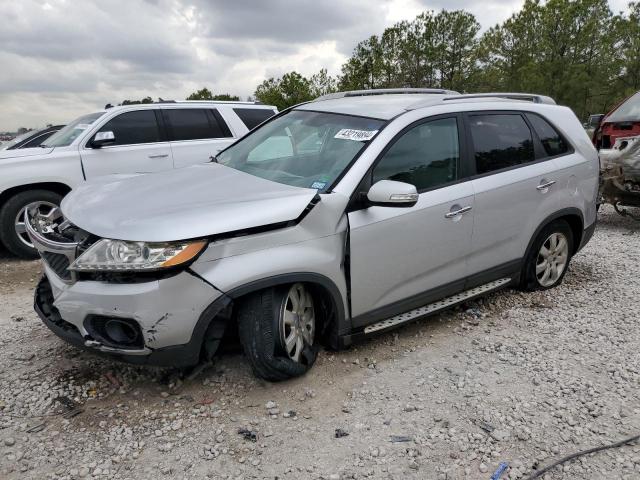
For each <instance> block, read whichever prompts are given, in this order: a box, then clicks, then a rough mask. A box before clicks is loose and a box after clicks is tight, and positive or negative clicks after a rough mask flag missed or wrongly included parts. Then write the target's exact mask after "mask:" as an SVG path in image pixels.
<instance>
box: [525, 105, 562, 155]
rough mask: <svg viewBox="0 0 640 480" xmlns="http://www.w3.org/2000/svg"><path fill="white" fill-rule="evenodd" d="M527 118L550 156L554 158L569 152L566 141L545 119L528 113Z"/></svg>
mask: <svg viewBox="0 0 640 480" xmlns="http://www.w3.org/2000/svg"><path fill="white" fill-rule="evenodd" d="M527 118H528V119H529V122H530V123H531V125H533V129H534V130H535V131H536V133H537V134H538V137H539V138H540V141H541V142H542V146H543V147H544V150H545V152H547V155H548V156H550V157H554V156H556V155H562V154H563V153H567V152H568V151H569V146H568V145H567V142H566V141H565V139H564V138H562V136H561V135H560V134H559V133H558V131H557V130H556V129H555V128H553V127H552V126H551V124H549V122H547V121H546V120H545V119H544V118H542V117H541V116H539V115H536V114H533V113H527Z"/></svg>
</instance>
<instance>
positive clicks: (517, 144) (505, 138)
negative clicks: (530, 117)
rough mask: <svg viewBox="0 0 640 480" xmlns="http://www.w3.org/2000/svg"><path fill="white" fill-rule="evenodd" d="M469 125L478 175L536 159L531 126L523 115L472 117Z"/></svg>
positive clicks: (505, 114) (507, 114) (506, 114)
mask: <svg viewBox="0 0 640 480" xmlns="http://www.w3.org/2000/svg"><path fill="white" fill-rule="evenodd" d="M469 126H470V129H471V137H472V139H473V147H474V151H475V160H476V172H477V173H479V174H483V173H487V172H493V171H495V170H501V169H503V168H509V167H514V166H516V165H521V164H523V163H527V162H531V161H533V160H534V159H535V155H534V150H533V138H532V136H531V130H529V126H528V125H527V123H526V122H525V121H524V118H522V115H520V114H512V113H504V114H502V113H499V114H484V115H470V116H469Z"/></svg>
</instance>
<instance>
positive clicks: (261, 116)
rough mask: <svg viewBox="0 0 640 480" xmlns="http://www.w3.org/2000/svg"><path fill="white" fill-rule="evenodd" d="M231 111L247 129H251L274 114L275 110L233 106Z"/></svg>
mask: <svg viewBox="0 0 640 480" xmlns="http://www.w3.org/2000/svg"><path fill="white" fill-rule="evenodd" d="M233 111H234V113H235V114H236V115H238V117H239V118H240V120H242V123H244V124H245V126H246V127H247V128H248V129H249V130H253V129H254V128H256V127H257V126H258V125H260V124H261V123H262V122H264V121H265V120H267V119H268V118H271V117H273V116H274V115H275V114H276V112H274V111H273V110H271V109H268V108H234V109H233Z"/></svg>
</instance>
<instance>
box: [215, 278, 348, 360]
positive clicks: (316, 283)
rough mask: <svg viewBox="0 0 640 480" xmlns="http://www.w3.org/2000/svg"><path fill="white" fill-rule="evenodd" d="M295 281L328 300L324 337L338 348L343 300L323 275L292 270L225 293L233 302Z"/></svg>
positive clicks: (334, 285) (342, 317)
mask: <svg viewBox="0 0 640 480" xmlns="http://www.w3.org/2000/svg"><path fill="white" fill-rule="evenodd" d="M297 282H301V283H304V284H307V285H309V286H310V287H311V288H312V289H313V290H314V291H315V292H316V293H318V294H320V295H322V297H323V299H325V300H326V301H327V302H329V304H330V309H331V310H330V312H329V313H328V315H330V316H331V317H333V318H324V319H323V320H325V322H326V321H329V323H325V325H324V327H325V328H324V338H325V340H326V343H328V344H329V346H331V347H332V348H338V343H337V342H338V332H339V331H340V327H342V326H343V325H344V323H345V311H344V301H343V299H342V296H341V294H340V289H339V288H338V286H337V285H336V284H335V283H334V282H333V280H331V279H330V278H328V277H326V276H325V275H322V274H319V273H311V272H292V273H284V274H280V275H274V276H271V277H265V278H262V279H260V280H255V281H252V282H249V283H247V284H245V285H241V286H239V287H236V288H234V289H233V290H231V291H229V292H227V293H226V295H227V296H228V297H229V298H231V299H232V301H233V302H236V301H238V300H240V299H241V298H242V297H244V296H246V295H249V294H251V293H255V292H258V291H260V290H263V289H265V288H271V287H278V286H281V285H289V284H292V283H297Z"/></svg>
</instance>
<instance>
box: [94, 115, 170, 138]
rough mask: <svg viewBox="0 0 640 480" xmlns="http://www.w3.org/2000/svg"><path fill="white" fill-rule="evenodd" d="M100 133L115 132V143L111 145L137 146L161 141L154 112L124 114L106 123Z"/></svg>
mask: <svg viewBox="0 0 640 480" xmlns="http://www.w3.org/2000/svg"><path fill="white" fill-rule="evenodd" d="M100 131H101V132H113V135H114V137H115V142H114V143H112V144H110V145H136V144H139V143H154V142H160V141H161V138H160V129H159V127H158V122H157V120H156V114H155V112H154V111H153V110H138V111H135V112H126V113H122V114H120V115H118V116H117V117H115V118H112V119H111V120H109V121H108V122H107V123H105V124H104V125H103V126H102V128H100Z"/></svg>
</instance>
